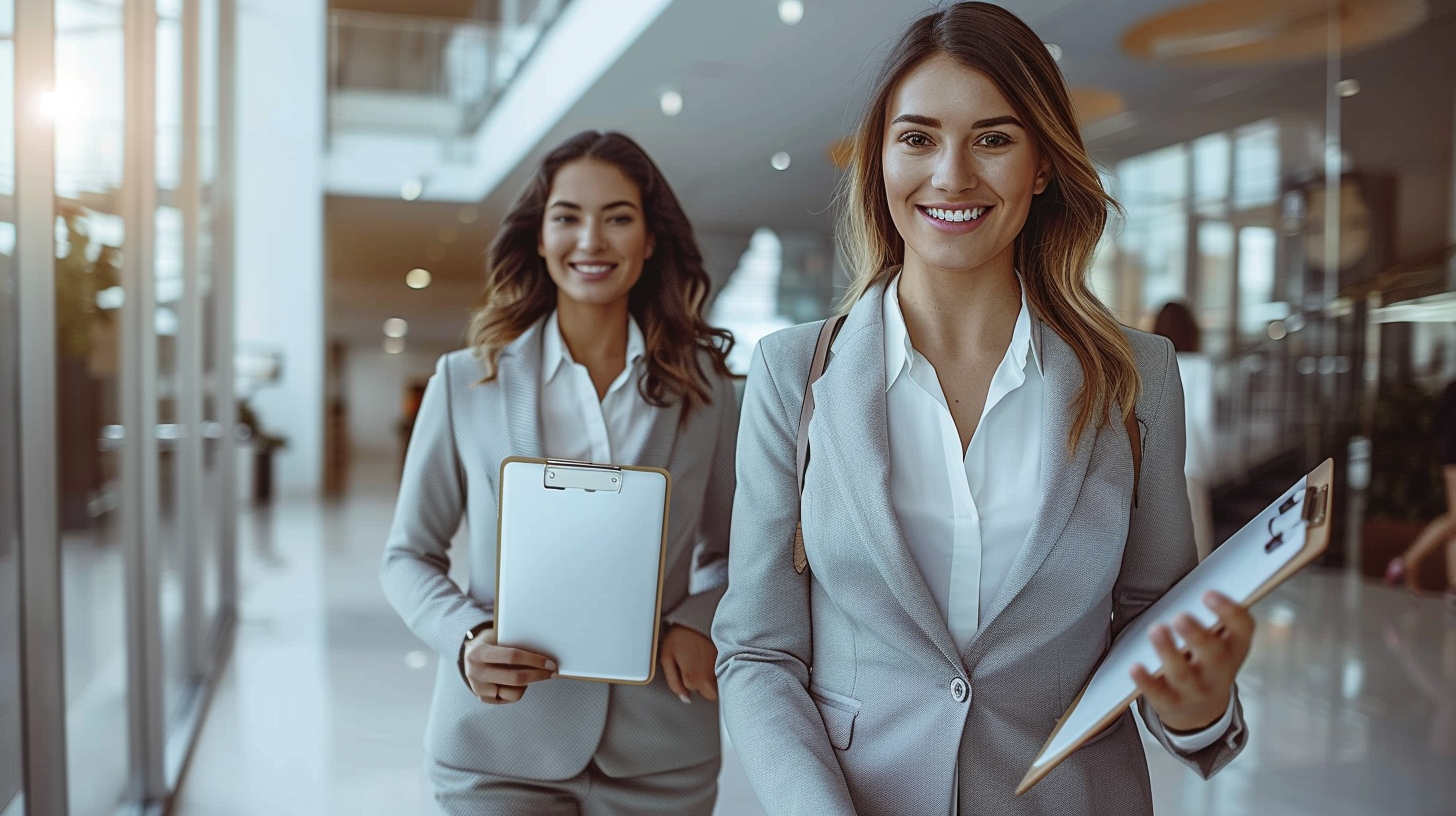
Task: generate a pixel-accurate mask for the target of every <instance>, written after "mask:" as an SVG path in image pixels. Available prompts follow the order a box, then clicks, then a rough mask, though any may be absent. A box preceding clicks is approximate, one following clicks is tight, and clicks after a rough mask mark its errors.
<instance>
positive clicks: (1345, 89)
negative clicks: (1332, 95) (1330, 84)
mask: <svg viewBox="0 0 1456 816" xmlns="http://www.w3.org/2000/svg"><path fill="white" fill-rule="evenodd" d="M1335 90H1336V91H1337V92H1339V94H1340V96H1342V97H1344V98H1345V99H1349V98H1350V97H1352V96H1354V95H1355V94H1357V93H1360V80H1358V79H1342V80H1340V81H1339V82H1338V83H1337V84H1336V85H1335Z"/></svg>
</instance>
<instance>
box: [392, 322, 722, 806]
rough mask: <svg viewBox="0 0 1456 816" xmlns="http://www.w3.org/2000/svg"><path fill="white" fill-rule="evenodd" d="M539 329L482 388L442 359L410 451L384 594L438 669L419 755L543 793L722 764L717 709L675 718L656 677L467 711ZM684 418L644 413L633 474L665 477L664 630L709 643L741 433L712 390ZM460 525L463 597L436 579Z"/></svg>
mask: <svg viewBox="0 0 1456 816" xmlns="http://www.w3.org/2000/svg"><path fill="white" fill-rule="evenodd" d="M543 322H544V321H543ZM543 322H538V323H536V324H535V325H534V326H533V327H531V328H530V329H528V330H527V331H526V332H525V333H523V334H522V335H521V336H520V337H519V338H518V339H517V340H516V341H515V342H514V343H512V344H511V345H510V346H508V347H507V348H505V349H504V350H503V351H502V352H501V355H500V369H499V371H500V374H499V376H498V377H497V378H496V379H495V380H493V381H491V382H489V383H485V384H479V383H480V379H481V377H482V371H481V368H480V365H479V363H478V361H477V360H476V359H475V357H474V356H472V354H471V352H470V351H468V350H465V351H457V352H453V353H451V354H447V355H445V356H444V357H442V358H441V359H440V362H439V365H438V366H437V367H436V369H435V375H434V377H433V378H431V380H430V383H429V386H428V387H427V388H426V390H425V396H424V401H423V403H422V404H421V406H420V412H419V417H418V419H417V420H416V422H415V427H414V432H413V435H412V438H411V439H410V445H409V453H408V455H407V456H406V458H405V466H404V476H403V479H402V481H401V484H400V492H399V500H398V505H397V507H396V509H395V517H394V524H393V526H392V527H391V528H390V531H389V541H388V544H387V546H386V547H385V551H384V563H383V566H382V570H381V580H382V582H383V584H384V592H385V595H387V596H388V598H389V601H390V603H391V604H393V605H394V608H395V609H396V610H397V611H398V612H399V614H400V616H401V617H403V618H404V620H405V623H407V624H408V625H409V627H410V628H411V629H412V630H414V632H415V634H416V635H418V636H419V637H420V639H422V640H423V641H424V642H425V643H427V644H429V645H430V646H431V647H433V648H434V649H435V651H436V652H438V653H439V655H440V667H439V672H438V675H437V677H436V680H435V693H434V699H433V701H432V702H431V706H430V716H429V723H428V727H427V730H426V734H425V750H426V753H427V754H428V755H429V757H430V758H431V760H432V761H434V762H437V763H441V764H443V765H447V766H450V767H452V768H455V769H459V770H466V771H478V772H481V773H488V774H493V775H503V776H512V777H518V778H525V779H540V780H560V779H567V778H570V777H572V776H575V775H576V774H578V773H580V772H581V771H582V769H583V768H585V767H586V765H587V763H588V761H590V760H592V759H595V760H596V762H597V764H598V765H599V766H600V767H601V769H602V770H603V771H605V772H607V773H608V774H611V775H613V776H636V775H640V774H646V773H655V772H658V771H664V770H670V769H675V768H684V767H688V766H691V765H696V764H699V763H703V762H706V761H708V760H710V759H712V758H714V757H717V756H718V755H719V754H720V751H721V748H720V745H721V737H720V734H719V727H718V706H717V705H716V704H715V703H711V702H708V701H706V700H704V699H702V698H700V697H697V696H694V699H693V702H692V704H691V705H683V703H682V702H681V701H680V700H678V699H677V697H676V696H675V695H674V694H672V692H671V691H669V690H668V688H667V684H666V683H665V682H664V681H663V679H662V676H661V672H660V671H659V672H658V676H657V678H656V679H655V680H654V681H653V682H652V683H651V684H649V685H645V686H624V685H609V684H606V683H596V682H590V681H583V680H565V679H558V680H548V681H545V682H541V683H535V684H532V685H531V687H530V689H529V690H528V691H527V692H526V696H525V697H524V698H523V699H522V700H521V701H520V702H517V703H512V704H510V705H486V704H485V703H482V702H480V701H479V700H478V699H476V698H475V696H474V695H472V694H471V693H470V690H469V689H468V688H467V687H466V685H465V683H464V681H463V680H461V678H460V673H459V669H458V668H457V665H456V661H457V659H458V657H459V653H460V644H461V641H462V639H463V638H464V636H465V633H466V632H467V631H468V630H469V629H470V628H471V627H473V626H475V625H476V624H479V623H481V622H483V621H487V620H490V619H491V616H492V614H493V612H494V607H495V575H496V507H497V500H496V496H497V492H496V490H497V486H496V481H497V479H498V478H499V475H500V463H501V460H502V459H504V458H506V457H507V456H512V455H519V456H541V455H542V451H541V420H540V417H541V411H540V391H541V336H542V335H541V329H542V325H543ZM706 370H708V371H710V372H711V370H712V369H711V368H706ZM681 414H682V412H681V409H680V408H679V407H678V406H671V407H668V408H663V409H660V410H659V411H658V412H657V417H656V419H655V420H654V425H653V427H652V431H651V434H650V438H649V441H648V443H647V448H646V450H645V451H644V452H643V454H642V458H641V460H640V461H639V462H635V463H632V464H641V465H647V466H651V467H661V468H666V469H667V470H668V472H670V473H671V474H672V504H671V507H670V508H669V511H668V538H667V565H666V576H665V580H664V586H663V599H662V608H663V616H662V617H663V622H664V624H682V625H684V626H688V627H691V628H693V629H696V630H697V631H699V632H702V633H704V634H707V633H709V631H710V627H711V624H712V620H713V612H714V610H715V609H716V608H717V606H718V600H719V598H720V597H722V592H723V587H722V584H723V582H724V581H725V579H726V569H725V567H724V562H725V561H726V559H727V553H728V523H729V517H730V513H731V509H732V503H733V482H734V474H733V449H734V444H735V439H736V436H737V430H738V402H737V399H736V397H735V395H734V391H733V385H732V382H731V381H730V380H728V379H727V378H725V377H718V376H716V375H714V376H713V403H712V404H711V405H709V406H707V407H702V408H699V409H698V410H697V411H695V412H694V413H693V414H692V416H691V417H690V418H689V419H688V421H687V423H686V424H685V425H683V426H681V427H679V422H678V420H679V417H680V416H681ZM462 516H463V517H464V519H465V521H466V522H467V528H468V538H467V540H466V547H467V550H466V552H465V553H463V555H462V557H464V558H467V559H469V564H470V586H469V588H468V590H465V591H461V589H460V588H459V587H458V586H456V584H455V583H454V582H453V581H452V580H451V579H450V578H449V576H448V572H449V567H450V553H449V544H450V539H451V537H452V536H454V534H455V532H456V530H457V528H458V527H459V525H460V521H461V518H462ZM690 579H691V581H692V583H693V587H692V589H693V590H694V591H696V594H692V593H691V592H690V591H689V583H690Z"/></svg>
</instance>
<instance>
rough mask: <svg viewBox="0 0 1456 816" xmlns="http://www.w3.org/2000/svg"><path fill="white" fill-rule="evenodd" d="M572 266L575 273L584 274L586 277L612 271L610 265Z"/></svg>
mask: <svg viewBox="0 0 1456 816" xmlns="http://www.w3.org/2000/svg"><path fill="white" fill-rule="evenodd" d="M572 266H574V267H576V271H578V272H582V273H585V274H587V275H600V274H603V273H605V272H610V271H612V265H611V264H581V263H579V264H572Z"/></svg>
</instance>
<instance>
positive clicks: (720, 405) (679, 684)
mask: <svg viewBox="0 0 1456 816" xmlns="http://www.w3.org/2000/svg"><path fill="white" fill-rule="evenodd" d="M714 383H715V384H714V389H713V390H714V392H715V393H714V394H713V404H712V406H710V407H709V408H708V409H707V410H711V411H714V412H715V413H716V414H717V418H718V427H717V438H716V440H715V442H714V444H713V458H712V459H711V460H710V461H709V463H708V468H709V473H708V482H707V486H706V488H705V490H704V492H703V502H702V510H701V513H700V516H699V518H698V527H697V538H696V541H697V545H696V546H695V547H694V548H693V571H692V575H691V576H690V578H689V579H688V585H689V587H690V588H692V589H693V590H695V591H694V592H693V593H692V594H690V595H688V596H687V597H686V598H684V599H683V600H682V601H681V602H680V603H679V604H678V605H677V606H675V607H673V608H672V609H670V610H668V611H666V612H665V613H663V616H662V620H663V625H664V626H665V628H666V630H667V631H666V633H665V634H664V635H663V638H662V647H661V649H660V654H659V656H658V660H659V662H660V663H661V664H662V674H663V679H664V680H666V681H667V685H668V688H670V689H672V692H673V693H674V694H676V695H677V696H678V699H680V700H682V701H683V702H684V703H688V702H691V701H692V692H694V691H696V692H698V693H699V694H701V695H703V697H705V698H706V699H709V700H717V699H718V683H717V680H716V678H715V677H714V674H713V663H714V661H715V659H716V658H717V656H718V653H717V650H716V649H715V648H714V646H713V641H712V640H711V639H710V637H709V633H710V632H711V631H712V626H713V615H714V614H715V613H716V612H717V611H718V602H719V601H720V600H721V599H722V598H723V591H724V590H725V589H727V587H728V531H729V522H730V520H731V516H732V513H733V490H734V483H735V481H736V477H735V475H734V466H733V457H734V454H735V451H736V450H737V446H738V395H737V394H735V393H734V392H733V382H732V381H731V380H729V379H728V378H727V377H719V378H715V381H714Z"/></svg>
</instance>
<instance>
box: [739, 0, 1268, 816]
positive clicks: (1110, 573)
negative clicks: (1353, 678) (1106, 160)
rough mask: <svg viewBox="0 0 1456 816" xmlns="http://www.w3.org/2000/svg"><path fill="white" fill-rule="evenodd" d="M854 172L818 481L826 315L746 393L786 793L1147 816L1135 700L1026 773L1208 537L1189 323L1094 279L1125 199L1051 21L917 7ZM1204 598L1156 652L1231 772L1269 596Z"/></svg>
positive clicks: (1159, 734) (1191, 763)
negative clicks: (1193, 417) (1203, 620)
mask: <svg viewBox="0 0 1456 816" xmlns="http://www.w3.org/2000/svg"><path fill="white" fill-rule="evenodd" d="M846 185H847V186H846V188H845V190H844V193H843V197H842V203H843V205H844V206H843V220H842V222H841V234H842V239H843V240H844V241H845V246H846V249H847V250H848V254H849V256H850V259H851V262H850V264H849V267H850V269H851V272H852V274H853V283H852V285H851V287H850V291H849V292H848V293H847V295H846V299H845V303H846V306H847V307H848V315H847V317H845V319H844V322H843V324H842V328H841V330H840V331H839V334H838V335H837V337H836V338H835V339H834V340H833V341H832V343H831V344H830V345H829V350H830V353H831V355H832V356H831V357H830V359H829V364H828V367H827V368H826V369H825V370H824V373H823V376H822V377H821V378H820V379H819V380H818V381H817V382H815V383H814V385H813V388H812V394H813V395H814V398H815V402H814V406H815V407H814V413H813V416H812V418H811V420H810V422H809V423H808V426H807V432H808V436H807V440H808V450H809V456H808V466H807V469H806V470H805V472H804V477H803V478H804V481H803V483H802V493H801V490H800V488H801V484H800V483H799V481H798V479H799V475H798V465H797V462H798V455H797V451H798V447H797V444H796V439H797V438H798V434H799V425H798V423H799V421H800V416H801V413H800V412H801V406H802V401H803V397H804V393H805V383H806V381H807V380H808V376H809V371H810V366H811V364H812V360H813V358H814V356H815V348H816V342H817V339H816V338H818V337H819V336H820V332H821V325H820V324H807V325H804V326H799V327H795V328H792V329H786V330H783V331H780V332H778V333H775V334H773V335H770V336H769V337H768V338H766V339H765V340H764V341H763V342H761V343H760V344H759V347H758V353H757V354H756V355H755V357H754V360H753V363H752V368H751V369H750V373H749V376H748V383H747V389H746V393H745V395H744V404H743V425H742V428H741V433H740V436H739V440H740V441H739V450H738V475H739V479H738V496H737V499H736V500H735V502H734V508H733V510H734V512H733V546H732V550H731V553H730V556H729V581H728V591H727V593H726V594H725V595H724V597H723V603H722V605H721V607H720V608H719V611H718V616H717V618H716V619H715V620H714V622H713V635H714V638H715V639H716V640H717V642H718V647H719V652H720V653H719V657H718V681H719V684H720V687H721V689H722V694H723V706H724V708H723V712H724V720H725V722H726V723H727V727H728V732H729V735H730V736H731V737H732V739H733V746H734V749H735V752H736V753H737V755H738V757H739V758H740V759H741V760H742V762H743V768H744V770H745V771H746V773H747V775H748V779H749V781H750V782H751V783H752V784H753V788H754V790H755V792H756V793H757V794H758V798H759V801H760V802H762V803H763V806H764V808H765V809H766V810H767V812H768V813H769V814H770V816H791V815H792V816H801V815H802V816H807V815H808V814H814V816H823V815H826V814H833V815H834V816H948V814H956V813H959V814H964V816H972V814H975V816H985V815H988V814H995V815H996V816H1049V815H1050V814H1058V815H1060V814H1118V816H1139V815H1141V816H1147V815H1148V814H1151V813H1152V809H1153V798H1152V790H1151V782H1150V779H1149V771H1148V764H1147V758H1146V756H1145V754H1144V752H1143V742H1142V739H1141V738H1140V737H1139V734H1138V729H1137V725H1136V724H1135V721H1134V718H1133V714H1132V712H1131V711H1130V710H1129V711H1124V712H1122V714H1121V716H1119V717H1118V718H1117V719H1116V720H1114V721H1113V722H1112V723H1111V724H1110V725H1108V726H1107V727H1106V728H1105V729H1104V730H1103V731H1102V732H1101V733H1100V734H1098V735H1097V736H1095V737H1093V738H1092V739H1091V740H1089V741H1088V742H1087V743H1086V744H1085V745H1083V746H1082V747H1081V748H1079V749H1078V750H1077V751H1076V752H1074V753H1072V754H1071V755H1070V756H1068V757H1067V758H1066V760H1065V761H1063V762H1062V763H1061V764H1060V765H1058V766H1057V767H1056V768H1055V769H1054V770H1052V771H1051V772H1050V773H1049V774H1048V775H1047V776H1046V778H1044V779H1042V780H1041V781H1040V782H1039V783H1038V784H1037V785H1036V786H1035V787H1033V788H1031V789H1030V790H1029V791H1027V792H1026V793H1024V794H1022V795H1020V796H1017V795H1016V789H1017V786H1018V783H1019V782H1020V781H1021V779H1022V778H1023V776H1024V775H1025V774H1026V772H1027V769H1028V768H1029V767H1030V766H1031V764H1032V761H1033V759H1034V758H1035V757H1036V755H1037V752H1038V751H1039V750H1040V748H1041V746H1042V745H1043V744H1044V743H1045V741H1046V739H1047V737H1048V735H1049V734H1050V733H1051V732H1052V730H1053V727H1054V726H1055V724H1056V722H1057V719H1058V718H1059V717H1060V716H1062V714H1063V712H1064V711H1065V710H1066V709H1067V707H1068V705H1069V704H1070V703H1071V702H1072V700H1073V699H1074V698H1075V697H1076V696H1077V694H1078V693H1079V691H1080V689H1081V688H1082V687H1083V685H1085V683H1086V682H1087V679H1088V678H1089V677H1090V676H1091V674H1092V672H1093V670H1094V668H1095V667H1096V666H1097V664H1098V662H1099V661H1100V660H1101V658H1102V656H1103V655H1104V654H1105V653H1106V650H1107V647H1108V643H1109V642H1110V641H1111V640H1112V639H1113V638H1115V637H1116V636H1117V635H1118V633H1119V632H1121V631H1123V629H1124V627H1126V626H1128V625H1129V623H1130V622H1131V621H1133V620H1135V619H1136V618H1137V617H1138V616H1139V615H1140V614H1141V613H1142V612H1143V611H1144V610H1146V609H1147V608H1148V607H1149V606H1150V605H1151V604H1152V603H1153V602H1154V601H1155V600H1156V599H1157V598H1158V597H1159V596H1161V595H1162V594H1163V593H1164V592H1166V591H1167V590H1168V589H1169V588H1170V587H1172V586H1173V585H1174V584H1175V583H1176V582H1177V581H1178V580H1179V579H1180V578H1182V577H1183V576H1184V575H1185V574H1187V573H1188V572H1189V571H1190V570H1192V569H1193V567H1194V566H1195V565H1196V564H1197V561H1198V553H1197V549H1196V547H1195V545H1194V541H1193V524H1192V520H1191V519H1190V517H1189V510H1188V494H1187V490H1186V488H1185V487H1184V483H1183V463H1184V457H1183V448H1184V436H1183V421H1184V420H1183V399H1182V387H1181V385H1180V383H1179V379H1178V365H1177V361H1176V358H1175V357H1174V353H1173V348H1172V344H1171V343H1169V342H1168V341H1167V340H1166V339H1164V338H1161V337H1156V336H1153V335H1149V334H1145V333H1143V332H1138V331H1134V330H1131V329H1127V328H1124V327H1122V326H1119V325H1118V324H1117V323H1116V321H1115V320H1114V319H1113V317H1112V316H1111V314H1110V313H1109V312H1108V311H1107V309H1106V307H1105V306H1103V305H1102V304H1101V303H1100V302H1099V301H1098V300H1097V299H1096V297H1095V296H1093V294H1092V293H1091V291H1090V290H1089V289H1088V287H1087V272H1088V267H1089V264H1090V259H1091V257H1092V254H1093V252H1094V250H1095V248H1096V245H1097V241H1098V239H1099V238H1100V237H1101V235H1102V231H1103V227H1104V225H1105V224H1106V220H1107V217H1108V211H1109V209H1110V208H1111V207H1113V206H1114V202H1113V201H1112V200H1111V199H1110V198H1109V197H1108V195H1107V193H1106V192H1105V190H1104V189H1103V187H1102V184H1101V180H1100V178H1099V177H1098V174H1097V171H1096V169H1095V168H1094V166H1093V164H1092V162H1091V160H1090V158H1089V157H1088V155H1087V151H1086V148H1085V146H1084V145H1083V142H1082V139H1081V136H1080V134H1079V132H1078V129H1077V120H1076V117H1075V115H1074V112H1073V109H1072V104H1071V101H1070V99H1069V96H1068V92H1067V87H1066V84H1065V82H1064V80H1063V78H1062V75H1061V72H1060V70H1059V69H1058V68H1057V64H1056V62H1055V61H1054V60H1053V59H1052V57H1051V55H1050V54H1049V53H1048V51H1047V49H1046V47H1045V46H1044V45H1043V43H1042V41H1041V39H1040V38H1039V37H1037V35H1036V34H1035V32H1033V31H1031V30H1030V29H1029V28H1028V27H1027V26H1026V24H1025V23H1023V22H1022V21H1021V20H1020V19H1018V18H1017V17H1016V16H1015V15H1013V14H1011V13H1010V12H1008V11H1006V10H1005V9H1002V8H1000V7H998V6H994V5H991V4H989V3H975V2H967V3H956V4H953V5H946V6H943V7H942V8H940V9H939V10H937V11H934V12H931V13H929V14H927V15H926V16H924V17H922V18H921V19H919V20H918V21H916V22H915V23H913V24H911V26H910V28H909V29H908V30H907V31H906V32H905V34H904V35H903V36H902V37H901V38H900V40H899V43H898V45H896V46H895V47H894V48H893V49H892V50H891V51H890V55H889V58H888V60H887V62H886V65H885V67H884V69H883V70H882V72H881V74H880V78H879V80H878V81H877V83H876V85H875V89H874V91H873V92H872V95H871V102H870V104H869V106H868V108H867V110H866V113H865V116H864V118H863V119H862V120H861V121H860V123H859V126H858V128H857V130H856V133H855V142H854V148H853V150H852V159H851V162H850V167H849V169H848V171H847V174H846ZM824 325H825V326H828V327H831V328H832V326H833V324H824ZM1139 425H1142V426H1143V427H1142V429H1141V430H1139V428H1138V426H1139ZM1139 457H1141V464H1140V465H1139ZM1139 468H1140V469H1141V470H1140V471H1139ZM1139 474H1140V475H1139ZM798 525H802V532H803V537H802V542H803V548H802V551H800V550H798V548H797V547H796V546H795V543H794V542H795V540H796V536H795V527H796V526H798ZM800 554H802V556H804V557H805V558H807V568H806V569H800V567H802V566H803V561H802V560H801V559H800V558H799V557H798V556H799V555H800ZM1204 600H1205V602H1206V603H1207V604H1208V606H1209V608H1210V609H1212V610H1213V612H1214V614H1215V615H1216V616H1217V618H1218V620H1219V625H1220V626H1221V627H1222V629H1221V630H1218V631H1214V630H1211V629H1208V628H1205V627H1203V626H1202V625H1201V624H1199V622H1198V621H1197V620H1195V619H1194V618H1193V617H1192V616H1179V617H1178V618H1177V619H1176V620H1174V621H1172V622H1171V623H1172V626H1169V625H1166V624H1159V625H1157V626H1154V627H1151V633H1150V639H1151V646H1152V647H1153V648H1154V649H1155V650H1156V652H1157V654H1158V656H1159V658H1160V660H1161V665H1162V667H1163V669H1164V671H1163V673H1162V674H1160V675H1159V676H1158V677H1157V678H1154V677H1153V676H1152V675H1151V674H1150V673H1149V672H1148V671H1147V669H1146V667H1143V666H1139V667H1136V668H1135V669H1134V670H1133V671H1132V672H1131V679H1132V681H1133V683H1134V684H1135V685H1136V688H1137V689H1138V691H1139V693H1140V697H1139V710H1140V711H1141V714H1142V720H1143V722H1144V723H1145V724H1146V725H1147V727H1148V730H1149V732H1150V733H1151V735H1152V736H1153V738H1154V739H1155V740H1157V742H1158V743H1159V744H1161V745H1162V746H1163V748H1164V749H1165V750H1167V751H1168V752H1169V753H1170V754H1171V755H1172V756H1173V757H1175V758H1176V759H1177V760H1179V761H1180V762H1181V763H1183V764H1184V765H1185V766H1186V767H1188V768H1190V769H1191V770H1193V771H1194V772H1195V773H1198V774H1199V775H1201V776H1204V777H1207V776H1209V775H1211V774H1213V773H1215V772H1217V771H1218V770H1219V769H1220V768H1222V767H1223V766H1224V765H1225V764H1227V763H1228V762H1229V761H1230V760H1232V759H1233V757H1234V756H1235V755H1237V754H1238V752H1239V751H1240V750H1242V748H1243V746H1244V745H1245V744H1246V741H1247V739H1248V731H1247V729H1246V727H1245V725H1244V721H1243V716H1242V713H1241V709H1240V707H1239V704H1238V697H1237V694H1236V692H1235V688H1234V678H1235V676H1236V674H1237V672H1238V670H1239V668H1240V667H1241V666H1242V665H1243V662H1244V659H1245V658H1246V657H1247V655H1248V650H1249V644H1250V641H1251V639H1252V636H1253V629H1254V622H1253V618H1252V617H1251V616H1250V615H1249V613H1248V611H1247V610H1246V609H1244V608H1242V607H1240V606H1238V605H1236V604H1234V603H1232V602H1231V601H1229V600H1228V599H1227V598H1225V597H1222V596H1218V595H1215V594H1213V593H1209V595H1208V596H1207V597H1206V598H1205V599H1204ZM1174 631H1176V632H1177V633H1178V636H1179V637H1181V638H1182V639H1183V644H1184V645H1185V646H1186V651H1184V647H1182V646H1178V645H1175V641H1174V639H1173V638H1174V634H1173V633H1174Z"/></svg>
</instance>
